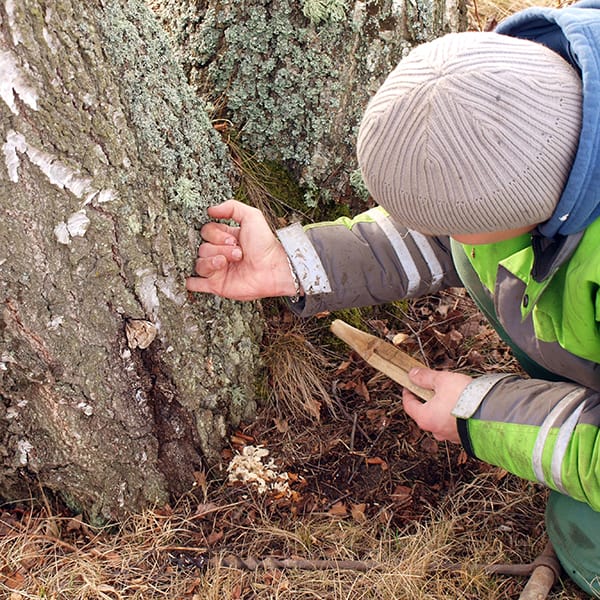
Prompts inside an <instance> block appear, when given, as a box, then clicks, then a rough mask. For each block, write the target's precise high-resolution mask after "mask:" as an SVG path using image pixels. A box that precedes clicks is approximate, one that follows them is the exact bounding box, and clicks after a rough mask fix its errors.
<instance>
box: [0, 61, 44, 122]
mask: <svg viewBox="0 0 600 600" xmlns="http://www.w3.org/2000/svg"><path fill="white" fill-rule="evenodd" d="M15 96H18V97H19V98H20V99H21V101H22V102H24V103H25V104H26V105H27V106H29V108H31V109H33V110H37V109H38V107H37V103H38V95H37V92H36V90H35V88H34V87H33V86H32V85H31V84H30V83H29V82H28V81H27V78H26V77H25V75H24V74H23V71H22V69H21V67H19V65H18V64H17V59H16V57H15V55H14V54H13V53H12V52H10V51H9V50H2V51H0V98H2V100H4V102H6V104H7V106H8V108H10V110H11V112H12V113H13V114H15V115H18V114H19V107H18V106H17V99H16V97H15Z"/></svg>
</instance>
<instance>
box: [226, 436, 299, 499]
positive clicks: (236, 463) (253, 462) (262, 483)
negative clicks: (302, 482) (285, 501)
mask: <svg viewBox="0 0 600 600" xmlns="http://www.w3.org/2000/svg"><path fill="white" fill-rule="evenodd" d="M268 456H269V451H268V450H267V449H266V448H263V447H262V446H244V448H242V451H241V452H240V453H239V454H236V455H235V456H234V457H233V458H232V459H231V462H230V463H229V465H228V467H227V472H228V473H229V482H230V483H236V482H242V483H247V484H250V485H253V486H256V488H257V490H258V493H259V494H264V493H266V492H273V493H276V494H284V495H286V496H288V495H289V494H290V493H291V490H290V487H289V476H288V474H287V473H285V472H284V473H281V472H279V470H278V468H277V465H276V464H275V461H274V460H273V459H272V458H269V459H268V460H267V457H268Z"/></svg>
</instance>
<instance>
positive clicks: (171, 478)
mask: <svg viewBox="0 0 600 600" xmlns="http://www.w3.org/2000/svg"><path fill="white" fill-rule="evenodd" d="M161 351H162V348H161V347H160V346H159V345H156V346H155V345H153V346H152V347H151V348H148V349H147V350H142V351H140V350H135V351H134V352H133V353H132V358H133V360H134V363H135V365H136V369H137V372H138V375H139V377H140V380H141V381H142V384H143V387H144V390H143V391H144V393H145V396H146V398H147V402H148V406H150V407H151V408H152V411H153V414H154V435H155V436H156V439H157V440H158V468H159V470H160V471H161V473H163V475H164V476H165V479H166V481H168V482H169V485H170V489H169V492H170V493H171V494H173V495H174V496H175V497H177V496H180V495H181V494H184V493H186V492H187V491H189V489H190V487H191V486H192V485H193V483H194V477H193V474H194V471H198V470H202V468H203V464H202V456H201V454H200V450H199V448H200V444H199V440H198V439H197V436H196V427H195V424H194V415H193V414H191V413H190V412H189V411H188V410H186V409H185V408H184V407H183V406H182V405H181V403H180V402H179V401H178V392H177V388H176V385H175V383H174V382H173V378H172V376H171V374H170V373H169V371H168V368H167V367H166V365H165V364H164V362H163V361H162V360H161V358H160V352H161Z"/></svg>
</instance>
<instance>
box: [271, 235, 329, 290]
mask: <svg viewBox="0 0 600 600" xmlns="http://www.w3.org/2000/svg"><path fill="white" fill-rule="evenodd" d="M276 233H277V237H278V238H279V241H280V242H281V245H282V246H283V249H284V250H285V251H286V253H287V255H288V257H289V259H290V262H291V263H292V265H293V267H294V270H295V271H296V275H298V281H299V282H300V285H301V286H302V289H303V290H304V293H305V294H306V295H308V296H311V295H314V294H328V293H330V292H331V285H330V283H329V278H328V277H327V273H326V272H325V268H324V267H323V263H322V262H321V259H320V258H319V255H318V254H317V251H316V250H315V247H314V246H313V245H312V242H311V241H310V240H309V238H308V236H307V235H306V233H305V231H304V228H303V227H302V225H301V224H300V223H294V224H293V225H289V226H288V227H284V228H283V229H278V230H277V231H276Z"/></svg>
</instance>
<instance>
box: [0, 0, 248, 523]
mask: <svg viewBox="0 0 600 600" xmlns="http://www.w3.org/2000/svg"><path fill="white" fill-rule="evenodd" d="M0 66H1V68H0V71H1V72H2V73H3V81H2V82H0V117H1V118H0V136H1V138H2V141H0V144H1V145H2V150H3V153H2V155H0V158H3V160H2V161H1V164H0V181H1V187H0V220H1V223H2V226H1V228H0V300H1V302H2V313H1V319H0V489H1V490H2V496H3V497H4V499H14V498H22V497H24V494H25V497H27V495H29V494H30V493H32V492H31V490H29V489H28V487H29V486H30V487H31V489H35V488H36V486H37V483H40V484H41V485H42V487H44V488H46V489H49V490H53V491H55V492H56V493H58V494H60V495H61V496H62V497H63V498H64V499H65V500H67V501H68V502H70V503H71V504H72V505H73V506H74V508H77V509H80V510H84V511H85V512H86V513H87V514H88V516H89V517H90V518H112V517H115V516H118V515H119V514H120V513H121V512H124V511H129V510H136V509H139V508H141V507H144V506H148V505H149V504H152V503H156V502H164V501H166V500H167V499H168V497H169V495H170V494H175V495H177V494H180V493H182V492H185V491H187V490H188V489H189V488H190V486H191V485H192V483H193V473H194V470H198V469H202V468H205V466H206V463H207V462H208V463H212V464H215V463H216V462H217V461H218V459H219V450H220V448H221V446H222V443H223V438H224V436H225V434H226V429H227V427H228V426H232V425H233V426H235V425H237V424H238V423H239V422H240V420H241V419H243V418H246V417H248V416H250V415H251V414H252V413H253V411H254V409H255V401H254V398H253V395H254V388H255V382H254V380H255V376H256V366H257V360H258V359H257V344H256V340H257V337H258V336H259V335H260V320H259V319H258V317H257V315H256V310H255V307H254V306H253V305H252V304H246V305H240V304H238V303H233V302H229V301H225V300H220V299H216V298H212V297H198V298H190V297H188V295H187V293H186V291H185V287H184V277H185V275H187V274H190V272H191V269H192V267H193V259H194V255H195V251H196V248H197V244H198V235H197V233H196V232H197V228H198V225H199V224H200V223H201V222H202V221H203V220H204V219H205V210H206V208H207V206H208V205H209V204H212V203H216V202H218V201H221V200H224V199H226V198H228V197H230V194H231V186H230V179H229V175H228V174H229V172H230V165H229V162H228V158H227V151H226V148H225V147H224V145H223V144H222V142H221V140H220V138H219V137H218V135H217V134H216V133H215V132H214V131H213V129H212V127H211V123H210V121H209V118H208V116H207V114H206V112H205V110H204V106H203V104H202V102H201V100H199V99H198V98H197V97H196V95H195V94H194V93H193V92H192V91H191V90H190V88H189V86H188V85H187V82H186V81H185V77H184V75H183V73H182V71H181V68H180V66H179V64H178V62H177V61H176V60H175V58H174V57H173V54H172V52H171V49H170V47H169V44H168V42H167V41H166V38H165V34H164V32H163V30H162V28H161V27H160V26H159V25H158V23H157V22H156V21H155V19H154V17H153V15H152V14H151V13H150V11H149V10H148V9H147V8H146V7H145V6H144V5H143V4H142V3H141V2H138V1H137V0H93V1H90V2H85V3H81V2H78V1H77V0H60V1H59V2H56V1H51V0H22V1H20V2H15V1H14V0H5V1H4V2H3V3H0ZM136 320H139V321H140V322H147V323H149V324H151V326H152V327H154V328H155V330H156V338H155V339H154V340H153V341H152V343H151V344H150V345H149V346H148V347H147V348H141V347H137V348H136V347H133V348H131V347H129V345H128V341H127V337H126V334H125V326H126V324H127V323H128V322H129V323H131V322H135V321H136Z"/></svg>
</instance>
